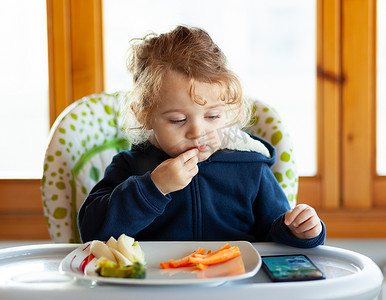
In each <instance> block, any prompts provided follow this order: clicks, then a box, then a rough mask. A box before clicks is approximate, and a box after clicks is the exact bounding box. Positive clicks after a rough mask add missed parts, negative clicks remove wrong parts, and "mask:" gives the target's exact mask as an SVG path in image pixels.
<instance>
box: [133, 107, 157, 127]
mask: <svg viewBox="0 0 386 300" xmlns="http://www.w3.org/2000/svg"><path fill="white" fill-rule="evenodd" d="M138 106H139V105H138V103H137V102H133V103H131V105H130V108H131V110H132V111H133V113H134V116H135V118H136V119H137V120H138V122H139V123H140V124H141V125H142V126H143V127H144V128H145V129H146V130H150V129H152V127H151V124H150V123H149V121H148V120H145V117H144V115H143V114H141V113H140V112H139V107H138Z"/></svg>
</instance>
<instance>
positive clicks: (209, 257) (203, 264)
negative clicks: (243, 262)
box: [160, 243, 241, 270]
mask: <svg viewBox="0 0 386 300" xmlns="http://www.w3.org/2000/svg"><path fill="white" fill-rule="evenodd" d="M205 252H206V250H205V249H203V248H198V249H197V250H196V251H194V252H193V253H192V254H190V255H187V256H185V257H182V258H180V259H177V260H173V259H171V260H169V262H161V263H160V267H161V268H162V269H169V268H181V267H188V266H196V268H197V269H198V270H205V269H206V268H207V267H208V265H214V264H218V263H222V262H225V261H228V260H230V259H232V258H235V257H237V256H239V255H240V254H241V253H240V249H239V248H238V247H232V246H231V245H230V244H228V243H227V244H225V245H224V246H222V247H221V248H220V249H218V250H216V251H214V252H212V251H211V250H209V251H208V252H207V253H206V254H205Z"/></svg>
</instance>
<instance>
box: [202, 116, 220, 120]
mask: <svg viewBox="0 0 386 300" xmlns="http://www.w3.org/2000/svg"><path fill="white" fill-rule="evenodd" d="M205 118H207V119H211V120H215V119H219V118H221V115H210V116H207V117H205Z"/></svg>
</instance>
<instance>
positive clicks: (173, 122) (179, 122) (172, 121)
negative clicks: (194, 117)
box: [170, 119, 186, 124]
mask: <svg viewBox="0 0 386 300" xmlns="http://www.w3.org/2000/svg"><path fill="white" fill-rule="evenodd" d="M185 121H186V119H178V120H170V123H172V124H181V123H184V122H185Z"/></svg>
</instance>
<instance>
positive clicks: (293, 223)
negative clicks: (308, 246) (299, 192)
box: [284, 204, 322, 240]
mask: <svg viewBox="0 0 386 300" xmlns="http://www.w3.org/2000/svg"><path fill="white" fill-rule="evenodd" d="M284 223H285V224H286V225H287V226H288V228H289V229H290V230H291V232H292V234H293V235H294V236H296V237H297V238H298V239H303V240H304V239H312V238H314V237H317V236H318V235H319V234H320V232H321V231H322V225H321V223H320V219H319V217H318V215H317V214H316V212H315V209H313V208H312V207H311V206H309V205H306V204H299V205H297V206H296V207H295V208H294V209H292V210H289V211H287V212H286V214H285V218H284Z"/></svg>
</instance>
